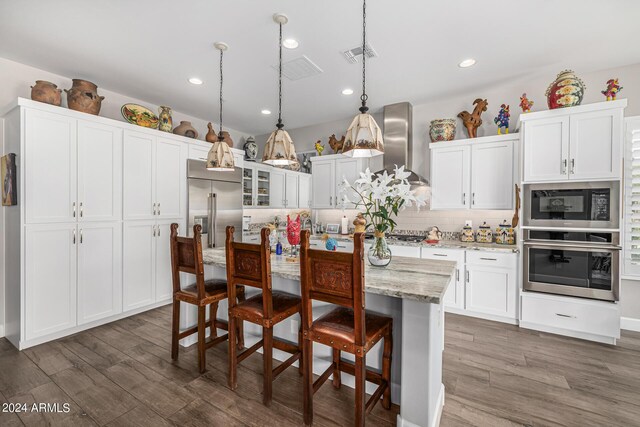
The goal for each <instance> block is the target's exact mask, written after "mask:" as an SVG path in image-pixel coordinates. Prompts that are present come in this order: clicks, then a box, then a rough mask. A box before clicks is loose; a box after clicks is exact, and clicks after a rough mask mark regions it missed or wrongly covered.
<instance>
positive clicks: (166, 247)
mask: <svg viewBox="0 0 640 427" xmlns="http://www.w3.org/2000/svg"><path fill="white" fill-rule="evenodd" d="M173 222H176V221H158V224H157V226H156V235H155V238H156V240H155V245H156V249H155V255H156V293H155V300H156V302H159V301H169V300H170V299H171V298H172V297H173V276H172V272H171V243H170V242H171V240H170V237H171V224H172V223H173ZM184 229H185V225H184V223H181V222H178V230H184Z"/></svg>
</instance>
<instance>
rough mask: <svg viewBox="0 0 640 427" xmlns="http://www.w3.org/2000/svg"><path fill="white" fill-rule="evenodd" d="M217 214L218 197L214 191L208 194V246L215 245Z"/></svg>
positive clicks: (212, 246)
mask: <svg viewBox="0 0 640 427" xmlns="http://www.w3.org/2000/svg"><path fill="white" fill-rule="evenodd" d="M217 216H218V198H217V194H216V193H210V194H209V214H208V215H207V218H208V219H209V224H208V226H207V236H208V238H207V240H208V243H209V247H210V248H215V247H216V226H217Z"/></svg>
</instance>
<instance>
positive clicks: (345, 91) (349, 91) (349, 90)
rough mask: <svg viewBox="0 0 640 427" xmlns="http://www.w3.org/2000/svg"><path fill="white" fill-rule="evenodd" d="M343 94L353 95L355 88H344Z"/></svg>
mask: <svg viewBox="0 0 640 427" xmlns="http://www.w3.org/2000/svg"><path fill="white" fill-rule="evenodd" d="M342 94H343V95H353V89H349V88H347V89H342Z"/></svg>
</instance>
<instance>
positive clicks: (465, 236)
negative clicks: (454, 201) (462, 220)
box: [460, 225, 475, 242]
mask: <svg viewBox="0 0 640 427" xmlns="http://www.w3.org/2000/svg"><path fill="white" fill-rule="evenodd" d="M460 241H461V242H474V241H475V236H474V235H473V227H471V226H470V225H465V226H464V227H462V231H461V232H460Z"/></svg>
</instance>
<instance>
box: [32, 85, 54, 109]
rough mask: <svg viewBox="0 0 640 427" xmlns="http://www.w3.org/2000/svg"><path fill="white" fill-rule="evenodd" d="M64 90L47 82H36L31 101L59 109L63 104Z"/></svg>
mask: <svg viewBox="0 0 640 427" xmlns="http://www.w3.org/2000/svg"><path fill="white" fill-rule="evenodd" d="M61 94H62V89H58V86H56V85H54V84H53V83H51V82H48V81H45V80H36V84H35V85H34V86H31V99H33V100H34V101H38V102H44V103H45V104H51V105H55V106H56V107H59V106H60V104H61V103H62V95H61Z"/></svg>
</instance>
